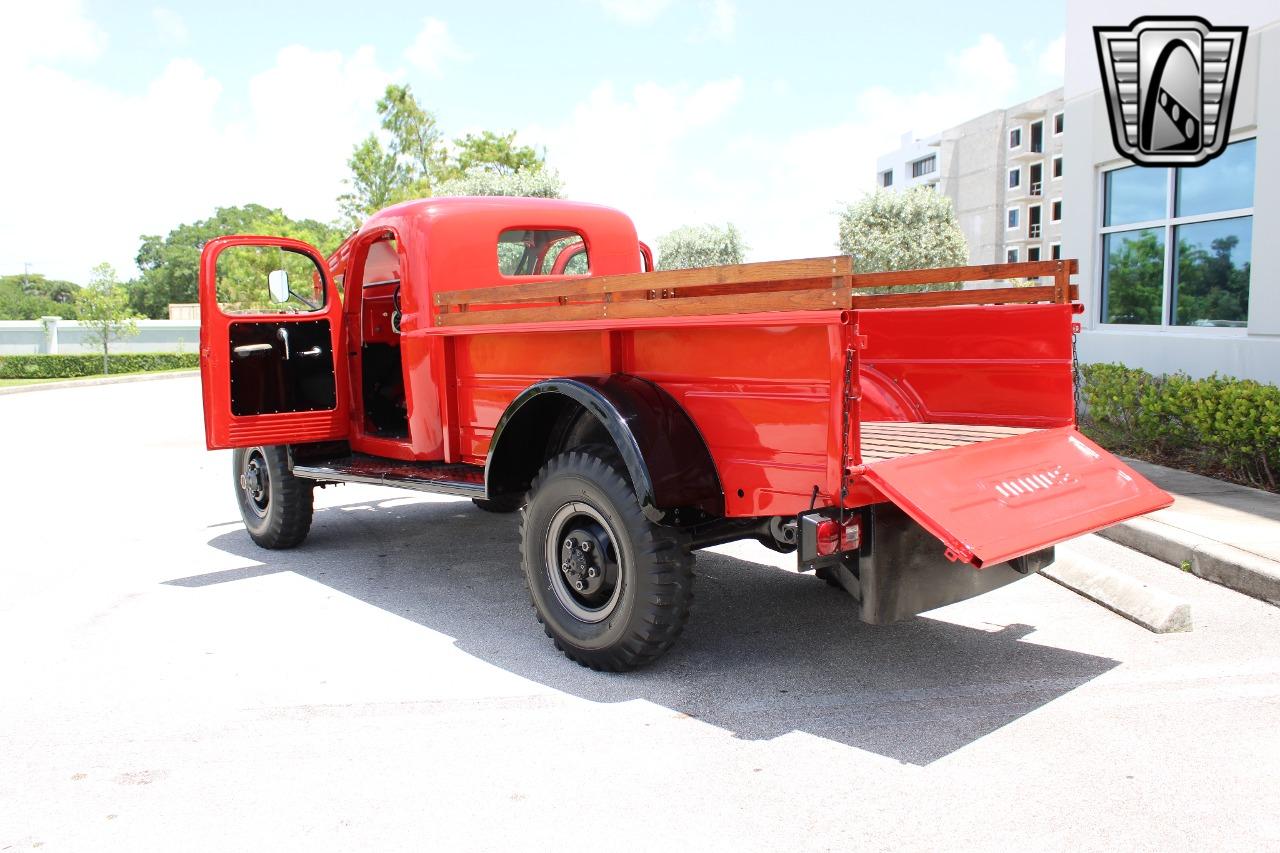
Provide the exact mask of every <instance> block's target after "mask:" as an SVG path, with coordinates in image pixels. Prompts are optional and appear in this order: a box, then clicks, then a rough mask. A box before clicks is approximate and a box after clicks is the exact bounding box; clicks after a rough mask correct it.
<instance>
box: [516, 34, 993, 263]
mask: <svg viewBox="0 0 1280 853" xmlns="http://www.w3.org/2000/svg"><path fill="white" fill-rule="evenodd" d="M941 65H942V67H941V68H940V69H939V72H938V74H937V76H936V80H935V81H934V82H933V84H932V85H931V86H929V87H928V88H927V89H925V90H922V91H917V92H904V91H901V90H895V89H890V88H887V87H883V86H878V87H872V88H869V89H865V90H863V91H862V92H860V93H858V94H856V95H855V96H853V97H852V98H851V99H850V101H849V103H847V104H845V105H842V106H843V107H844V111H845V112H846V114H847V115H849V116H850V118H849V119H847V120H845V121H841V122H837V123H834V124H815V125H814V126H811V127H807V128H800V129H796V130H794V131H792V132H790V133H782V134H771V133H770V131H769V127H768V125H767V123H766V124H760V125H758V126H759V127H760V129H759V130H756V131H753V132H749V133H747V134H745V135H736V136H733V135H730V134H728V133H726V132H725V131H724V130H722V129H720V128H719V127H718V125H719V124H720V122H721V121H722V120H723V119H725V118H727V117H730V116H731V115H732V111H733V109H734V107H736V106H737V105H738V104H739V103H740V102H741V101H742V100H743V99H744V96H745V95H746V91H745V88H744V85H743V83H742V81H741V80H739V79H737V78H733V79H729V80H723V81H718V82H715V83H710V84H707V85H705V86H701V87H696V88H690V87H687V86H686V87H661V86H658V85H656V84H652V83H650V84H646V85H644V86H637V87H636V88H635V89H634V90H632V92H631V93H630V94H629V96H624V95H620V94H619V93H618V92H616V91H615V89H614V87H613V86H612V85H610V84H609V83H602V84H600V85H598V86H597V87H596V88H595V89H594V90H593V91H592V92H591V94H590V95H589V96H588V97H587V99H586V100H585V101H584V102H583V103H581V104H579V105H578V107H577V108H576V109H575V110H574V113H573V116H572V117H571V118H570V119H569V120H568V121H567V122H565V123H564V124H561V125H558V126H555V127H550V128H537V127H531V128H527V129H526V130H525V132H524V133H522V136H523V137H524V138H526V139H533V140H536V141H538V142H539V143H545V144H546V146H547V150H548V156H549V160H550V163H551V165H553V166H555V167H556V168H558V169H559V170H560V171H561V174H562V175H563V176H564V177H565V180H566V185H567V189H568V192H569V194H570V196H571V197H573V198H580V199H583V200H587V201H595V202H600V203H602V204H608V205H612V206H615V207H619V208H621V209H622V210H624V211H626V212H627V213H629V214H630V215H631V216H632V217H633V218H634V219H635V221H636V224H637V227H638V228H639V229H640V233H641V238H642V239H645V240H647V241H650V242H651V243H652V242H653V241H655V240H656V239H657V238H658V237H659V236H660V235H661V234H663V233H664V232H666V231H668V230H670V229H671V228H674V227H676V226H679V225H682V224H689V223H698V222H718V223H723V222H726V221H733V222H734V223H736V224H737V225H738V226H739V227H740V228H741V229H742V231H743V234H744V236H745V238H746V240H747V243H748V244H749V245H750V247H751V251H750V257H751V258H753V259H756V260H766V259H772V258H786V257H804V256H814V255H826V254H832V253H834V252H835V251H836V248H835V242H836V211H837V208H838V207H839V205H840V204H841V203H843V202H849V201H855V200H857V199H858V198H859V197H861V195H862V194H863V193H864V192H865V191H867V190H870V189H871V188H872V184H873V179H874V171H875V160H876V157H877V156H879V155H880V154H883V153H884V152H886V151H890V150H892V149H894V148H896V147H897V145H898V142H899V136H900V135H901V133H902V131H903V130H904V129H906V128H910V127H917V128H920V129H921V130H922V131H930V132H932V131H936V130H940V129H942V128H944V127H948V126H951V125H954V124H958V123H959V122H962V121H965V120H967V119H970V118H973V117H975V116H978V115H980V114H982V113H984V112H986V111H988V110H991V109H996V108H999V107H1003V106H1006V105H1007V102H1008V101H1009V99H1010V98H1011V97H1012V96H1013V93H1014V92H1015V90H1016V88H1017V80H1018V69H1017V67H1016V66H1015V65H1014V63H1013V62H1012V61H1011V60H1010V59H1009V55H1008V53H1007V51H1006V50H1005V47H1004V45H1003V44H1002V43H1001V42H1000V41H999V40H998V39H996V38H995V37H994V36H990V35H984V36H982V37H981V38H979V39H978V40H977V41H976V42H975V43H974V44H972V45H970V46H968V47H967V48H965V49H963V50H960V51H958V52H957V53H955V54H953V55H951V56H949V57H946V58H945V59H944V60H943V62H942V63H941ZM785 90H786V86H785V84H783V85H781V86H780V85H779V83H778V82H777V81H774V82H772V83H769V84H762V89H761V91H757V92H753V93H751V94H752V95H753V97H755V98H764V99H765V100H767V99H768V98H770V97H778V93H779V91H785Z"/></svg>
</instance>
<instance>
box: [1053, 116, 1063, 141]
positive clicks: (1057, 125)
mask: <svg viewBox="0 0 1280 853" xmlns="http://www.w3.org/2000/svg"><path fill="white" fill-rule="evenodd" d="M1063 127H1064V119H1063V116H1062V113H1054V114H1053V135H1054V136H1061V135H1062V128H1063Z"/></svg>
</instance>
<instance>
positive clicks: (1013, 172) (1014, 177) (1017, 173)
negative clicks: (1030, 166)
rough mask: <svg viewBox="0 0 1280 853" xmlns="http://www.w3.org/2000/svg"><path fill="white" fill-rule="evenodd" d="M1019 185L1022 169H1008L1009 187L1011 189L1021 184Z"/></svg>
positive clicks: (1020, 183)
mask: <svg viewBox="0 0 1280 853" xmlns="http://www.w3.org/2000/svg"><path fill="white" fill-rule="evenodd" d="M1021 185H1022V170H1021V169H1010V170H1009V189H1013V188H1014V187H1017V186H1021Z"/></svg>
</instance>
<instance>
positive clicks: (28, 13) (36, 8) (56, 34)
mask: <svg viewBox="0 0 1280 853" xmlns="http://www.w3.org/2000/svg"><path fill="white" fill-rule="evenodd" d="M82 6H83V4H82V3H80V1H79V0H40V2H36V3H24V2H6V3H0V33H4V49H3V50H0V69H6V68H15V67H21V66H24V65H27V64H29V63H33V62H54V61H59V60H73V61H79V62H86V61H90V60H93V59H96V58H97V57H98V56H99V55H101V53H102V51H103V50H104V49H105V48H106V45H107V36H106V34H105V33H103V32H102V30H100V29H98V27H97V26H96V25H95V24H94V23H93V22H92V21H90V20H89V19H88V18H87V17H85V15H84V10H83V8H82ZM6 85H8V81H6Z"/></svg>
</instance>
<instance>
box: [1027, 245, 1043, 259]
mask: <svg viewBox="0 0 1280 853" xmlns="http://www.w3.org/2000/svg"><path fill="white" fill-rule="evenodd" d="M1027 260H1028V261H1038V260H1040V247H1039V246H1031V247H1029V248H1028V249H1027Z"/></svg>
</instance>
